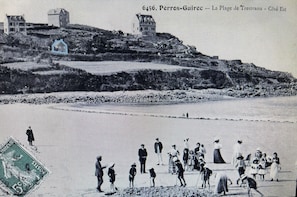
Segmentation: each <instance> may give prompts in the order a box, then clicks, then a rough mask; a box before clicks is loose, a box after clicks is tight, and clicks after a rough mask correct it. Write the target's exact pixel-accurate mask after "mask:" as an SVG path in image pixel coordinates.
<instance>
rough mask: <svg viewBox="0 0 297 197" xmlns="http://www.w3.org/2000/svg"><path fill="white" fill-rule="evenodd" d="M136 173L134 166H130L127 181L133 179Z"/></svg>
mask: <svg viewBox="0 0 297 197" xmlns="http://www.w3.org/2000/svg"><path fill="white" fill-rule="evenodd" d="M135 175H136V168H133V167H131V168H130V171H129V181H133V180H134V177H135Z"/></svg>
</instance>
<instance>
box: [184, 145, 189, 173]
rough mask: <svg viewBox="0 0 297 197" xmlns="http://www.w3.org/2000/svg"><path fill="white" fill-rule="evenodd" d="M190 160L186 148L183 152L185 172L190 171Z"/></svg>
mask: <svg viewBox="0 0 297 197" xmlns="http://www.w3.org/2000/svg"><path fill="white" fill-rule="evenodd" d="M188 160H189V149H187V148H185V149H184V152H183V161H184V168H185V170H189V166H188Z"/></svg>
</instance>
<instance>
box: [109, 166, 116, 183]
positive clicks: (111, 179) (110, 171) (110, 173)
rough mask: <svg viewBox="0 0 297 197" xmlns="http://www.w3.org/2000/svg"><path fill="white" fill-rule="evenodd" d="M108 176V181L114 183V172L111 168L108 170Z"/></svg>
mask: <svg viewBox="0 0 297 197" xmlns="http://www.w3.org/2000/svg"><path fill="white" fill-rule="evenodd" d="M108 176H109V181H110V182H111V183H114V181H115V171H114V169H113V168H108Z"/></svg>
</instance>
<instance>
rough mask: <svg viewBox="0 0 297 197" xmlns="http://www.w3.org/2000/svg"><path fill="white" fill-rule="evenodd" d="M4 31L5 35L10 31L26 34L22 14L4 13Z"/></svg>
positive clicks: (10, 32)
mask: <svg viewBox="0 0 297 197" xmlns="http://www.w3.org/2000/svg"><path fill="white" fill-rule="evenodd" d="M3 29H4V33H6V34H7V35H9V34H12V33H22V34H24V35H26V34H27V28H26V20H25V17H24V15H5V19H4V22H3Z"/></svg>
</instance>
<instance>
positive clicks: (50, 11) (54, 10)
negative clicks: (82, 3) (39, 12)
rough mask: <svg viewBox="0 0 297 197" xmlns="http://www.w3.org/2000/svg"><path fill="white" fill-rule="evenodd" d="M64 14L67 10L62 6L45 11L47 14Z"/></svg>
mask: <svg viewBox="0 0 297 197" xmlns="http://www.w3.org/2000/svg"><path fill="white" fill-rule="evenodd" d="M61 13H63V14H65V13H68V11H67V10H65V9H64V8H56V9H51V10H49V11H48V12H47V14H48V15H59V14H61Z"/></svg>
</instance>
